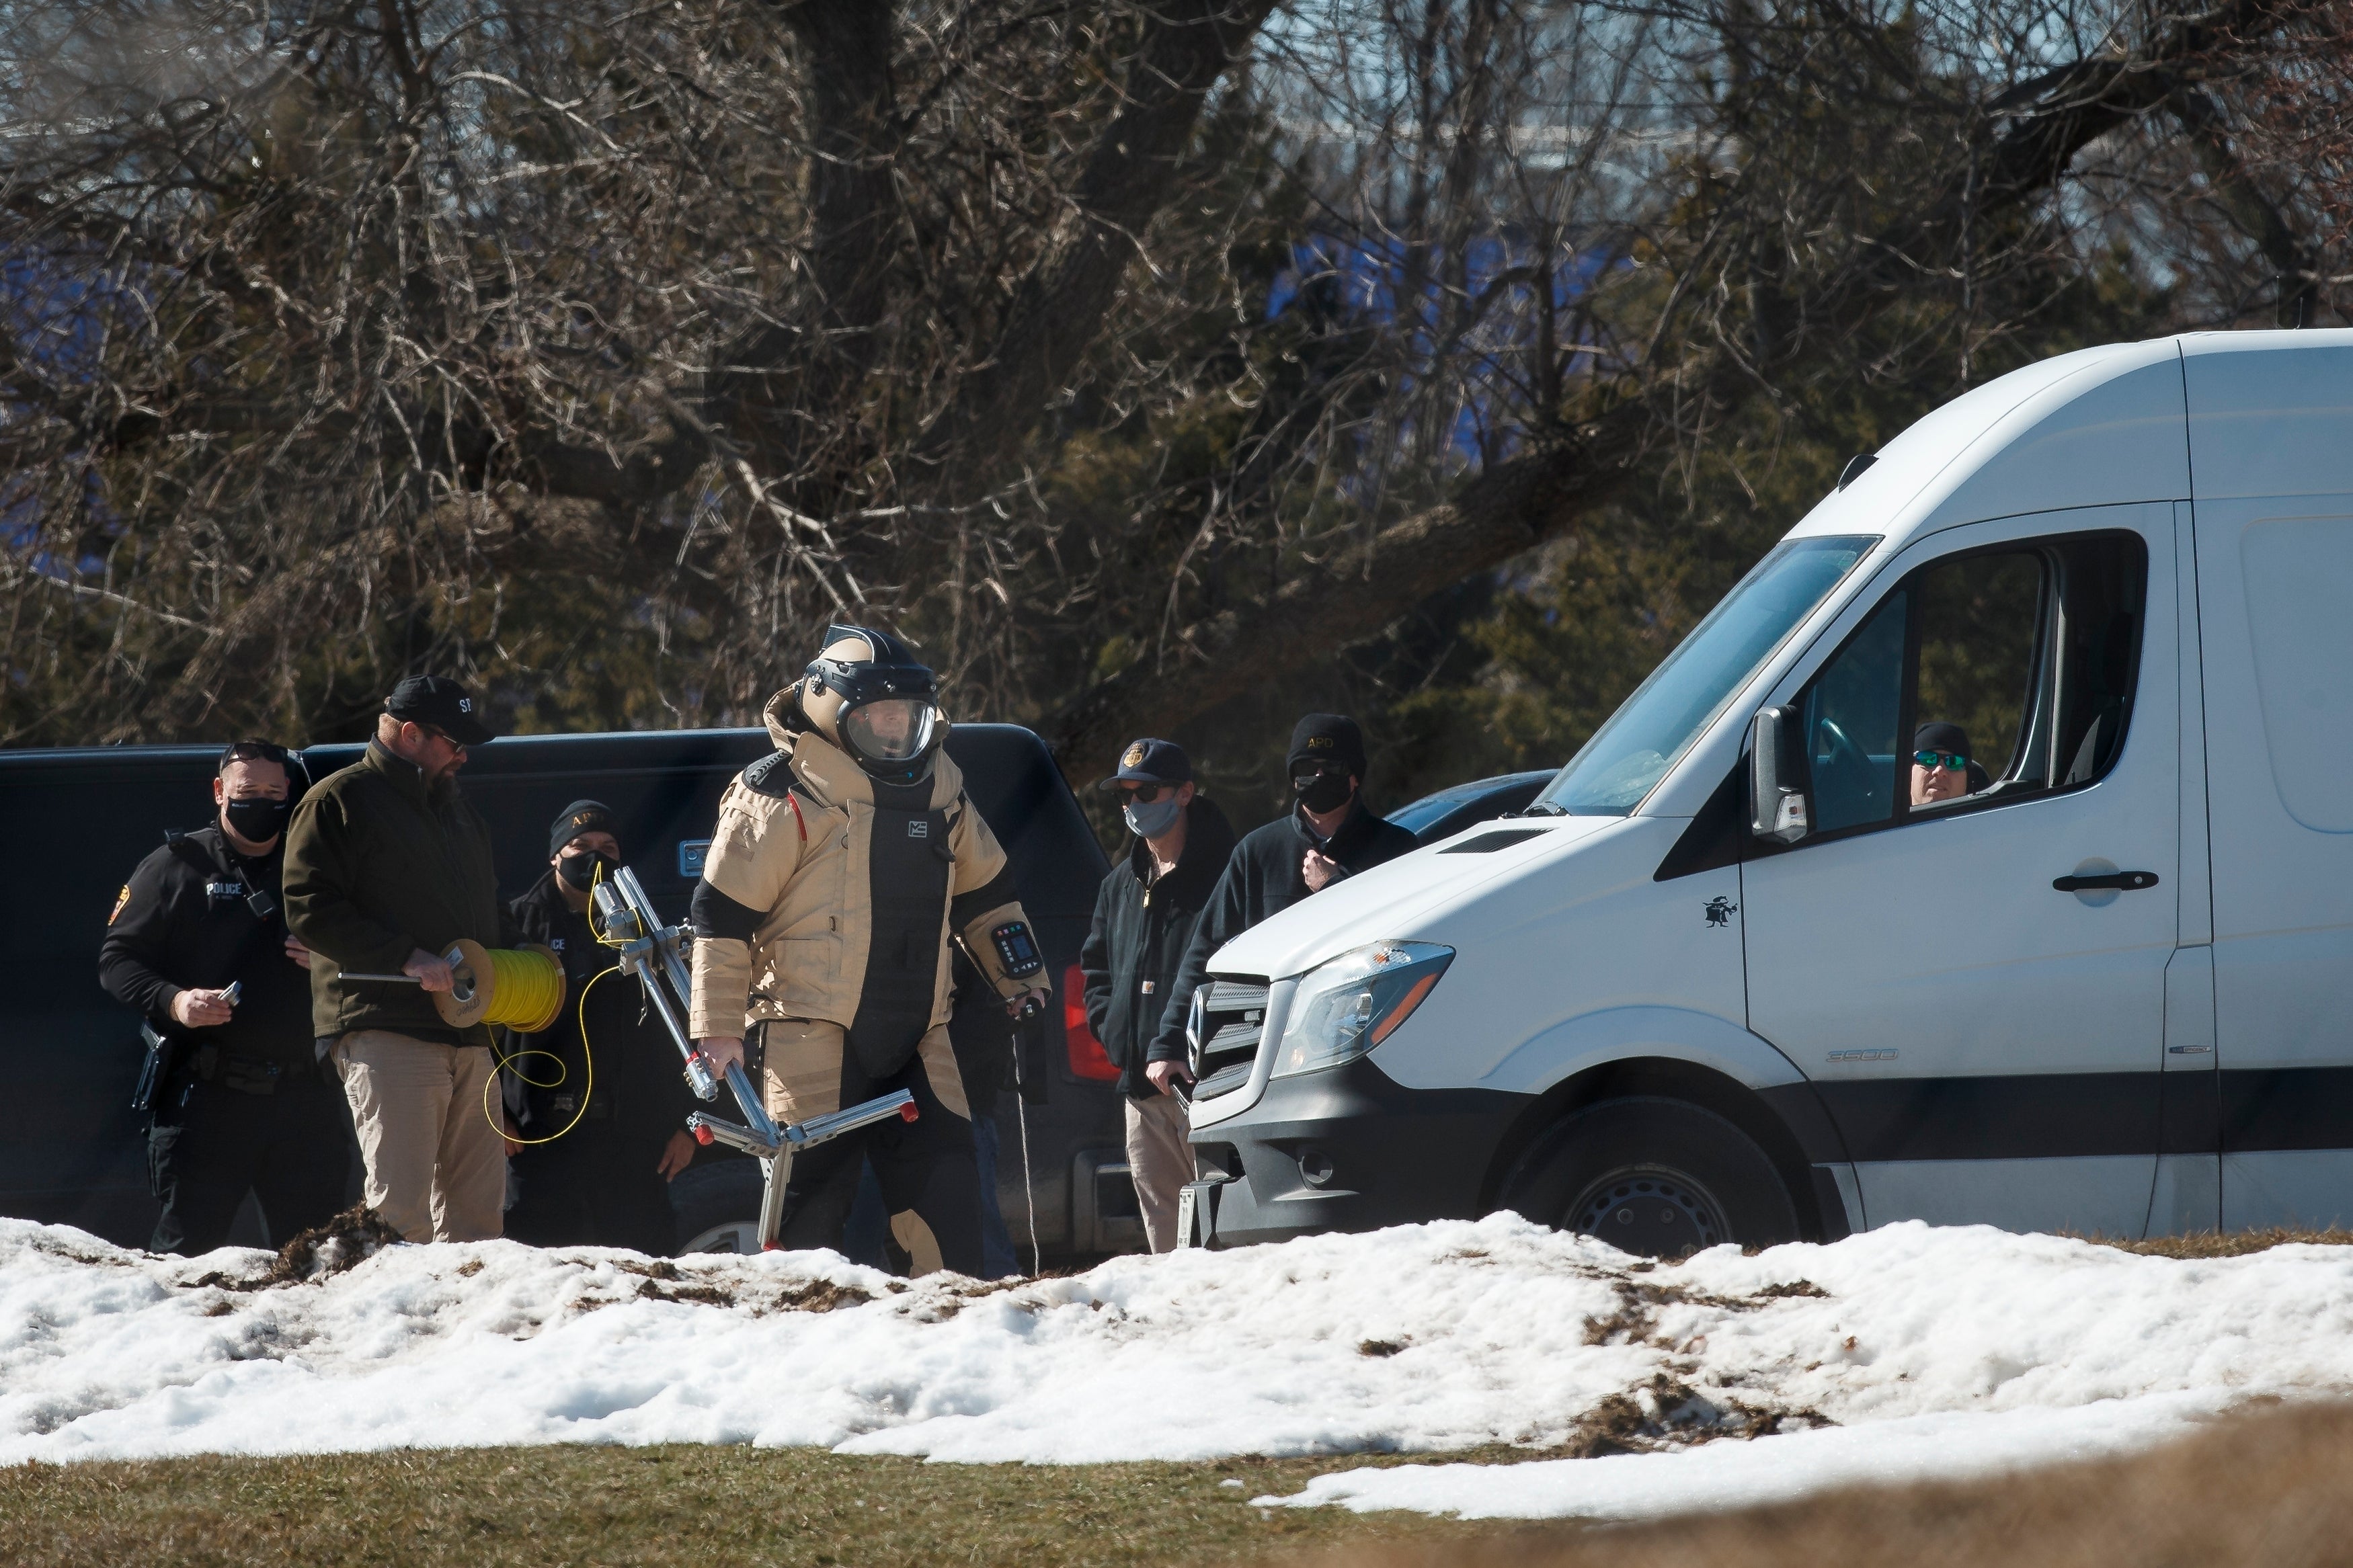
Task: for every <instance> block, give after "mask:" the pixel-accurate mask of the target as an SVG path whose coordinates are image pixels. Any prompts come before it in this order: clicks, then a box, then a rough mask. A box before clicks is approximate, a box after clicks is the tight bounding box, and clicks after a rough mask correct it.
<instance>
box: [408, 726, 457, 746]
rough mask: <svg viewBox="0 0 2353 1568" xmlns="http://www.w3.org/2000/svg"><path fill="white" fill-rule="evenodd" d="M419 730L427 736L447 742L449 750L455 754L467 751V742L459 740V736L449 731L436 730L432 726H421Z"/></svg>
mask: <svg viewBox="0 0 2353 1568" xmlns="http://www.w3.org/2000/svg"><path fill="white" fill-rule="evenodd" d="M417 728H418V729H420V730H422V731H425V732H426V733H427V734H428V735H431V736H433V737H434V738H435V739H437V740H440V741H444V742H448V747H449V749H450V750H451V751H453V752H462V751H464V750H465V749H466V742H463V741H461V740H459V739H458V737H457V736H455V735H452V734H451V733H449V731H447V730H439V729H436V728H434V727H433V726H432V725H430V724H419V725H418V726H417Z"/></svg>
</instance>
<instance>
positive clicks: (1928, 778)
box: [1912, 721, 1992, 809]
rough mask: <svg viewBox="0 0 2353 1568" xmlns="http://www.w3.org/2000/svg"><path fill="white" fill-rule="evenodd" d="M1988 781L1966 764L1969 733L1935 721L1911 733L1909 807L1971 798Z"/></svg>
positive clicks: (1978, 770)
mask: <svg viewBox="0 0 2353 1568" xmlns="http://www.w3.org/2000/svg"><path fill="white" fill-rule="evenodd" d="M1991 782H1992V781H1990V780H1989V779H1988V778H1987V777H1986V774H1985V770H1984V769H1983V768H1980V767H1978V765H1977V763H1974V762H1972V761H1970V757H1969V732H1968V731H1967V730H1964V729H1962V728H1961V727H1960V726H1959V725H1958V724H1947V723H1945V722H1942V721H1938V722H1936V723H1930V724H1923V725H1921V726H1920V728H1919V729H1917V730H1915V731H1913V734H1912V805H1913V806H1914V807H1915V809H1916V808H1917V807H1920V806H1924V805H1943V804H1944V803H1945V802H1947V801H1948V800H1958V799H1960V798H1961V797H1962V796H1964V795H1975V794H1976V793H1977V792H1978V791H1979V790H1981V789H1984V788H1986V787H1987V786H1988V785H1989V784H1990V783H1991Z"/></svg>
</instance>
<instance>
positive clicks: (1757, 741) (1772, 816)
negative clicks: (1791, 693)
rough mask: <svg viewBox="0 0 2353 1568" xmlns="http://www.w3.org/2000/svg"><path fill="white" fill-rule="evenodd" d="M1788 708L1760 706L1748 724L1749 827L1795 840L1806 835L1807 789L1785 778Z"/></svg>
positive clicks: (1784, 840)
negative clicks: (1784, 739)
mask: <svg viewBox="0 0 2353 1568" xmlns="http://www.w3.org/2000/svg"><path fill="white" fill-rule="evenodd" d="M1788 716H1789V710H1788V709H1786V708H1760V709H1758V710H1757V717H1756V718H1755V719H1753V720H1751V721H1749V724H1748V831H1749V832H1751V833H1753V834H1755V835H1756V836H1757V837H1759V838H1769V839H1772V840H1774V841H1775V842H1777V843H1780V844H1795V843H1796V842H1797V841H1798V840H1799V839H1800V838H1803V837H1805V836H1806V828H1807V826H1808V822H1809V820H1810V819H1809V817H1808V815H1807V811H1806V796H1805V793H1804V792H1803V791H1801V790H1799V789H1798V788H1797V787H1796V786H1794V785H1791V784H1783V783H1782V782H1781V762H1782V750H1781V730H1782V724H1783V722H1784V721H1786V720H1787V719H1788Z"/></svg>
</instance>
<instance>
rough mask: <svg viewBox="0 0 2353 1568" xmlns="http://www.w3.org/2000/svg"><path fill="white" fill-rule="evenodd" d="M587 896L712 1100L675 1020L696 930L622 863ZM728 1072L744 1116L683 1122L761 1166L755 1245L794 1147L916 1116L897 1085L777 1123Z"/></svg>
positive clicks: (709, 1078) (714, 1095)
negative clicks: (674, 920)
mask: <svg viewBox="0 0 2353 1568" xmlns="http://www.w3.org/2000/svg"><path fill="white" fill-rule="evenodd" d="M592 897H593V898H594V900H595V902H596V924H597V927H598V929H599V930H601V931H603V932H604V935H605V941H606V942H607V945H609V946H611V947H612V948H613V950H614V952H615V954H616V956H617V958H618V959H619V961H620V965H621V967H622V969H624V970H626V971H627V972H628V973H630V974H633V975H635V976H636V977H637V980H638V984H639V985H640V986H642V987H643V988H644V990H645V994H646V1000H647V1003H648V1005H650V1006H651V1007H652V1008H653V1010H654V1013H655V1015H656V1016H659V1018H660V1019H661V1021H662V1027H663V1028H665V1029H667V1030H669V1031H670V1040H671V1042H672V1043H673V1044H675V1045H676V1046H677V1047H678V1050H679V1055H680V1056H681V1057H682V1058H685V1062H686V1081H687V1086H688V1087H689V1088H691V1089H693V1090H694V1094H695V1098H696V1099H698V1100H717V1099H718V1098H719V1081H720V1080H719V1077H718V1076H717V1075H714V1074H713V1073H712V1070H711V1059H710V1058H708V1057H706V1056H704V1055H703V1054H702V1051H701V1050H700V1049H699V1048H697V1047H696V1046H695V1043H694V1041H693V1040H691V1038H689V1037H688V1036H687V1033H686V1029H685V1026H683V1025H681V1023H680V1022H679V1018H680V1015H681V1009H683V1008H684V1007H685V1006H686V1005H687V1002H688V998H689V997H690V995H691V994H692V988H693V983H692V980H691V977H690V973H689V970H688V966H687V951H688V944H689V943H690V942H692V941H693V940H694V937H693V933H692V932H691V931H688V930H687V929H686V928H685V927H684V926H675V925H671V926H666V925H663V924H662V923H661V922H660V920H659V917H657V916H656V915H655V913H654V905H653V900H651V899H649V898H648V897H647V896H646V889H645V885H644V884H643V883H641V882H639V881H638V874H637V873H636V872H635V871H632V870H630V869H629V868H628V867H627V866H624V867H622V868H620V869H619V870H617V871H616V872H614V873H613V875H612V876H611V877H610V878H608V879H603V880H600V881H598V882H597V884H596V889H595V891H594V893H593V894H592ZM725 1079H726V1083H727V1087H728V1089H731V1090H733V1093H734V1096H735V1104H736V1106H737V1108H738V1109H739V1110H742V1112H743V1115H744V1120H743V1121H740V1122H737V1121H728V1120H726V1119H725V1118H724V1117H720V1116H713V1115H711V1114H710V1113H709V1112H707V1111H701V1110H697V1111H694V1112H692V1113H691V1114H690V1115H689V1116H688V1117H687V1119H686V1125H687V1128H688V1130H689V1131H691V1132H692V1133H693V1134H694V1136H695V1140H696V1142H701V1143H704V1144H710V1143H724V1144H726V1145H727V1146H728V1147H729V1148H731V1149H741V1150H742V1151H744V1152H745V1153H747V1154H751V1155H754V1156H756V1157H757V1158H758V1159H759V1161H760V1162H761V1163H762V1165H763V1166H765V1173H766V1182H765V1188H764V1191H763V1193H762V1196H761V1200H760V1245H761V1246H762V1247H773V1246H774V1245H776V1225H777V1222H778V1220H779V1219H780V1218H781V1217H782V1215H783V1208H784V1198H785V1182H786V1178H787V1177H788V1176H789V1175H790V1173H791V1171H792V1161H791V1159H790V1158H789V1156H790V1155H791V1153H792V1152H793V1151H795V1150H797V1149H810V1148H814V1147H816V1146H817V1145H818V1144H819V1143H823V1142H828V1140H831V1139H835V1138H839V1137H840V1136H841V1135H842V1134H843V1133H845V1132H854V1131H857V1130H858V1129H860V1128H861V1127H868V1126H871V1125H872V1124H873V1123H875V1122H877V1121H889V1120H890V1119H891V1118H892V1117H893V1116H896V1117H898V1118H899V1119H900V1120H902V1121H914V1120H915V1097H914V1096H913V1095H912V1094H910V1093H909V1092H908V1091H907V1090H905V1089H894V1090H892V1092H891V1093H889V1094H885V1095H881V1096H878V1097H877V1098H875V1099H873V1100H867V1101H865V1102H864V1103H863V1104H860V1105H852V1106H849V1107H846V1108H845V1109H843V1110H836V1111H832V1112H829V1113H828V1114H827V1115H824V1116H812V1117H810V1118H809V1119H808V1120H807V1121H802V1122H797V1123H784V1124H779V1123H778V1122H777V1121H776V1120H775V1119H774V1118H772V1117H771V1116H769V1114H768V1111H767V1108H766V1107H765V1105H763V1104H762V1103H761V1101H760V1096H759V1095H758V1093H757V1092H755V1091H754V1089H753V1088H752V1080H751V1079H750V1078H749V1077H748V1076H746V1075H745V1073H744V1067H743V1064H742V1063H740V1062H730V1063H729V1064H728V1065H727V1070H726V1074H725Z"/></svg>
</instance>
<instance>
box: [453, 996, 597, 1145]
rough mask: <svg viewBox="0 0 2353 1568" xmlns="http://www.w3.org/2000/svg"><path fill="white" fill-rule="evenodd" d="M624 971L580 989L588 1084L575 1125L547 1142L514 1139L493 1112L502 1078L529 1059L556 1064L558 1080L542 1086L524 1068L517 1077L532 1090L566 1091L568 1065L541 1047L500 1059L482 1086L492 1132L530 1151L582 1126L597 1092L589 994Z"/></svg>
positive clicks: (571, 1123) (582, 1065) (484, 1111)
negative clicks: (590, 1040)
mask: <svg viewBox="0 0 2353 1568" xmlns="http://www.w3.org/2000/svg"><path fill="white" fill-rule="evenodd" d="M620 969H621V966H620V965H619V964H615V965H614V966H613V967H612V968H610V969H600V970H598V971H597V972H596V973H594V974H592V975H590V976H589V977H588V984H586V985H583V986H582V987H581V988H580V1009H579V1015H578V1016H579V1019H580V1068H581V1076H582V1077H583V1078H585V1079H587V1080H588V1081H587V1085H586V1089H585V1090H584V1091H583V1092H582V1094H581V1096H580V1109H579V1110H575V1111H574V1112H573V1113H572V1120H571V1121H567V1122H565V1124H564V1125H563V1126H561V1127H559V1128H557V1129H556V1130H555V1131H553V1132H551V1133H549V1134H548V1135H547V1136H546V1137H544V1138H516V1137H513V1136H512V1135H511V1134H509V1133H508V1131H507V1130H506V1127H505V1125H504V1124H503V1123H502V1122H501V1121H499V1119H498V1118H497V1117H496V1116H494V1115H492V1114H491V1089H495V1088H497V1087H498V1082H499V1074H500V1073H501V1072H503V1071H505V1070H506V1069H507V1068H510V1067H512V1066H513V1065H514V1064H515V1063H516V1062H519V1061H521V1060H522V1058H525V1057H545V1058H547V1059H548V1060H550V1061H552V1062H554V1064H555V1076H554V1078H552V1079H548V1080H547V1081H546V1082H544V1083H542V1082H541V1081H540V1080H539V1079H535V1078H533V1077H532V1076H531V1075H530V1074H529V1073H527V1072H525V1071H523V1070H522V1068H515V1077H516V1078H517V1079H520V1080H521V1081H522V1083H523V1084H525V1085H527V1086H528V1087H530V1088H532V1089H561V1088H563V1087H564V1080H565V1079H567V1078H569V1077H571V1076H572V1069H571V1068H569V1067H567V1066H565V1061H564V1058H562V1057H560V1056H558V1055H556V1054H555V1053H554V1051H550V1050H543V1049H542V1048H541V1047H537V1046H533V1047H529V1048H528V1049H525V1050H520V1051H517V1052H515V1053H514V1054H513V1055H512V1056H503V1055H502V1056H500V1057H499V1059H498V1062H497V1065H496V1066H494V1067H492V1068H491V1079H490V1081H489V1082H488V1083H486V1084H484V1085H482V1116H483V1119H484V1120H486V1121H489V1122H490V1124H491V1129H492V1131H496V1132H497V1133H498V1135H499V1136H500V1137H501V1138H504V1139H506V1140H507V1141H508V1142H511V1143H521V1144H522V1145H524V1146H525V1147H527V1148H537V1147H538V1146H539V1145H540V1144H542V1143H553V1142H555V1141H556V1140H557V1139H558V1138H561V1137H563V1136H564V1135H565V1133H566V1132H569V1131H572V1130H573V1129H574V1128H575V1127H577V1126H579V1125H580V1119H581V1118H582V1117H584V1116H586V1115H587V1114H588V1097H589V1096H590V1095H593V1094H595V1093H596V1055H595V1053H594V1052H592V1051H590V1050H589V1048H588V993H590V992H591V991H594V990H595V989H596V982H598V981H599V980H602V979H604V978H605V976H607V974H617V973H620Z"/></svg>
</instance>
